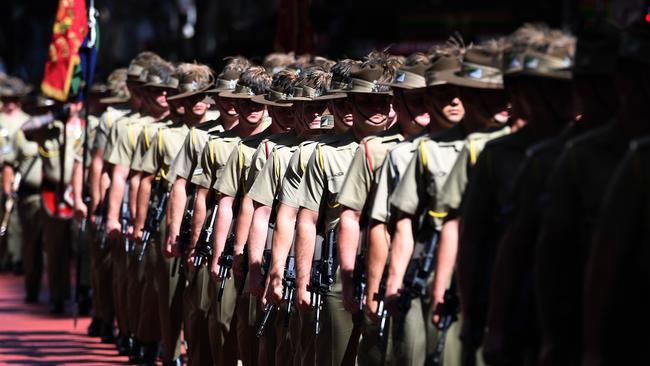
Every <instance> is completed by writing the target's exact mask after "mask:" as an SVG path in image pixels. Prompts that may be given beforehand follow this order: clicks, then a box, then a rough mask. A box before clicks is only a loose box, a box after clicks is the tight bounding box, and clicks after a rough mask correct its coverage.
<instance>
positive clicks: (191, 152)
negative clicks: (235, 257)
mask: <svg viewBox="0 0 650 366" xmlns="http://www.w3.org/2000/svg"><path fill="white" fill-rule="evenodd" d="M248 65H249V62H248V60H246V59H244V58H241V57H235V58H232V59H231V60H229V61H228V64H227V65H226V66H225V67H224V69H223V71H222V72H221V73H220V74H219V75H218V76H217V80H216V84H217V85H216V88H214V89H210V90H208V91H207V92H206V93H208V94H209V95H211V97H212V98H215V99H216V100H217V101H216V102H215V104H216V106H217V109H218V111H219V118H218V119H217V120H208V121H205V122H201V123H199V124H198V125H197V126H194V127H192V128H191V129H190V132H189V133H188V135H187V136H186V137H185V141H184V143H183V146H182V147H181V150H180V151H179V153H178V154H177V156H176V158H175V159H174V161H173V163H172V165H171V167H170V172H169V173H168V175H167V178H168V179H169V180H170V181H172V182H173V186H172V189H171V194H170V198H169V204H168V207H169V210H168V214H167V219H166V221H167V230H166V231H167V242H166V243H167V247H166V249H165V252H169V253H171V254H173V255H175V256H176V257H180V260H183V261H186V260H187V258H188V257H192V256H191V255H189V254H188V252H190V251H193V250H194V249H193V248H194V245H195V244H196V242H191V224H192V222H191V220H192V218H191V217H187V216H188V215H187V211H188V210H189V211H190V212H193V211H194V202H195V201H196V199H197V192H196V191H197V187H196V185H194V183H191V180H192V178H193V177H194V176H195V175H201V174H202V173H203V171H202V169H201V168H200V167H199V163H200V161H199V160H200V157H201V156H200V154H201V152H202V151H203V149H204V147H205V146H206V144H207V143H208V139H210V138H212V137H215V136H219V135H220V134H221V133H222V132H224V131H230V130H231V129H233V128H234V127H236V126H237V123H238V116H239V115H238V114H237V111H236V110H235V108H234V103H228V99H225V100H223V101H222V100H219V98H218V97H217V96H216V94H218V93H219V92H221V91H225V90H231V89H234V87H235V84H236V83H237V79H238V78H239V75H240V74H241V73H242V72H243V71H244V69H245V68H247V67H248ZM205 190H206V191H207V188H206V189H205ZM204 197H205V196H204ZM204 204H205V203H204ZM190 244H192V245H190ZM169 253H166V254H167V255H169ZM192 266H193V262H192V261H191V260H190V261H187V266H186V267H185V276H186V278H187V279H188V281H187V287H186V289H185V292H184V294H185V295H184V302H183V312H184V337H185V340H186V341H187V343H188V353H187V356H188V363H189V364H190V365H202V364H205V363H209V362H211V361H212V355H211V352H210V343H209V341H210V339H209V333H208V324H207V321H206V320H207V318H208V310H209V307H210V303H209V298H208V279H209V273H208V269H206V267H201V268H199V269H197V271H196V272H195V271H193V270H192ZM195 277H196V278H195ZM235 351H236V350H235Z"/></svg>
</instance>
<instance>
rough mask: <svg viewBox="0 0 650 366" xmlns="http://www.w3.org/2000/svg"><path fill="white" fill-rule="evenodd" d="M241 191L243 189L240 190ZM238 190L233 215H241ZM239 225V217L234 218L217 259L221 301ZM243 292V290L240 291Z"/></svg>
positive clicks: (219, 299)
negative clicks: (236, 229)
mask: <svg viewBox="0 0 650 366" xmlns="http://www.w3.org/2000/svg"><path fill="white" fill-rule="evenodd" d="M240 191H241V190H240ZM240 191H238V192H237V194H236V195H235V206H234V207H233V210H232V214H233V215H232V217H237V216H238V215H239V209H240V204H241V193H240ZM236 227H237V219H234V220H233V221H232V222H231V223H230V230H229V231H228V237H227V238H226V243H225V245H224V247H223V251H222V252H221V255H220V256H219V259H218V260H217V263H218V264H219V281H220V283H219V294H218V296H217V301H221V298H222V297H223V291H224V289H225V288H226V280H228V278H230V271H231V270H232V265H233V261H234V259H235V228H236ZM243 256H244V258H247V257H248V255H247V250H246V246H244V253H243ZM243 270H244V272H247V271H248V260H244V269H243ZM244 283H245V281H242V284H241V289H240V290H243V286H244ZM239 292H240V293H241V291H239Z"/></svg>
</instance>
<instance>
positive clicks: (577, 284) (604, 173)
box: [534, 23, 650, 365]
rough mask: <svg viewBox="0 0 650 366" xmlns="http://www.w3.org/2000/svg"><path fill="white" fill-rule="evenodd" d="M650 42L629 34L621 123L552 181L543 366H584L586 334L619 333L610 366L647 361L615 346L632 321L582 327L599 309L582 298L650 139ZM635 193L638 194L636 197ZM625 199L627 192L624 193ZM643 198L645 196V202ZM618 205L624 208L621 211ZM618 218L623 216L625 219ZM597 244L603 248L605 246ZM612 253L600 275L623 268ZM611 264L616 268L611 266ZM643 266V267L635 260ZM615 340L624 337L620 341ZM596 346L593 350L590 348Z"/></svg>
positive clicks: (630, 303)
mask: <svg viewBox="0 0 650 366" xmlns="http://www.w3.org/2000/svg"><path fill="white" fill-rule="evenodd" d="M649 34H650V33H649V32H648V25H647V23H640V24H635V25H634V26H632V27H631V28H629V29H627V30H626V32H625V33H624V34H623V38H622V40H621V47H620V49H619V53H618V62H617V72H616V74H615V79H614V80H615V86H616V89H615V92H616V93H617V94H618V95H619V98H620V99H619V101H620V111H619V113H618V115H617V116H616V117H614V118H613V119H612V120H611V121H610V122H609V123H607V124H605V125H603V126H601V127H599V128H596V129H594V130H593V131H590V132H588V133H586V134H584V135H582V136H579V137H577V138H575V139H573V140H571V141H569V142H568V143H567V144H566V146H565V149H564V151H563V153H562V156H561V157H560V158H559V160H558V162H557V164H556V165H555V167H554V169H553V171H552V173H551V176H550V177H549V186H548V187H549V188H548V194H549V195H548V206H547V209H546V212H545V213H544V215H543V218H542V222H541V227H540V235H539V237H538V238H537V243H536V244H537V245H536V248H535V253H534V255H535V267H534V271H535V273H534V286H535V287H534V288H535V291H536V297H535V299H536V305H537V308H538V316H539V324H540V326H541V337H542V339H541V342H542V343H541V351H540V364H541V365H550V364H553V365H567V364H575V363H578V362H579V360H580V356H581V354H580V353H581V349H582V347H583V344H582V342H581V339H582V338H581V330H582V329H583V327H586V329H594V330H596V332H598V334H599V335H602V334H603V333H601V332H603V330H606V331H613V332H614V333H613V334H612V336H607V337H606V338H605V339H609V340H611V341H612V342H611V343H609V344H607V345H606V346H605V347H610V346H611V347H615V348H613V349H615V351H613V352H611V353H610V352H609V350H608V351H605V352H603V354H605V355H607V360H606V362H604V363H605V364H608V363H610V364H619V360H620V362H622V363H621V364H628V362H626V361H627V360H630V361H631V360H634V361H636V362H637V363H638V361H639V360H641V359H643V356H640V355H641V353H640V352H642V351H640V349H638V348H635V346H638V345H640V343H637V341H635V340H630V339H626V341H624V342H622V341H620V340H617V339H616V340H615V339H614V337H617V336H618V337H620V335H621V334H624V333H620V332H619V331H618V330H621V331H625V330H624V328H619V327H618V325H620V324H625V323H626V322H625V320H623V321H622V322H620V321H619V322H620V323H619V324H617V325H614V324H612V328H609V326H602V324H603V323H601V322H602V321H604V320H605V319H607V318H608V317H605V316H603V315H604V313H600V314H599V315H601V316H603V318H602V319H603V320H601V319H596V318H592V317H589V318H588V319H590V320H591V321H594V323H593V324H587V325H583V324H581V320H582V319H584V318H583V313H582V311H583V310H584V309H585V306H586V307H587V308H588V307H589V306H591V303H584V304H583V300H582V296H581V294H582V293H583V292H582V289H583V285H584V280H585V277H584V274H585V272H586V269H587V267H586V263H587V261H588V260H589V258H590V257H591V256H592V250H593V246H592V238H593V235H594V233H595V232H596V231H597V230H598V231H599V232H600V233H610V232H611V231H610V229H609V228H607V229H605V228H603V229H601V228H599V225H598V224H599V223H600V224H605V223H607V225H609V224H610V223H612V224H616V223H617V222H618V221H619V219H618V218H617V219H615V220H614V219H613V217H612V212H610V211H603V210H602V209H603V208H604V206H602V204H603V197H605V194H606V189H607V187H608V185H609V183H610V182H611V180H612V177H613V176H614V174H615V172H616V167H617V166H618V164H619V162H620V161H621V159H622V158H623V157H624V155H625V153H626V151H627V150H628V146H629V143H630V141H631V140H633V139H635V138H638V137H640V136H644V135H647V134H648V133H649V132H650V130H649V128H648V124H647V118H645V117H642V116H644V108H646V106H647V103H648V94H647V93H644V92H639V91H642V90H648V77H647V76H648V74H647V65H648V46H647V45H648V39H649V38H648V35H649ZM601 103H602V102H601ZM633 187H634V186H631V187H630V189H633ZM618 192H621V191H620V190H618V191H617V193H618ZM626 195H627V192H626V193H624V194H623V196H621V197H620V198H621V199H624V198H625V197H626ZM612 197H616V198H613V200H618V199H619V197H617V196H612ZM642 197H643V196H637V198H638V199H640V200H641V201H642V200H643V198H642ZM610 202H612V201H610ZM621 202H626V203H627V202H629V201H621ZM618 204H619V203H618V202H617V203H616V205H618ZM616 207H620V206H616ZM630 209H631V211H630V213H636V212H635V211H634V204H633V205H632V207H630ZM601 214H602V215H603V216H602V217H603V218H604V219H605V220H606V221H605V220H603V219H601V221H598V218H599V215H601ZM616 214H617V215H618V213H616ZM620 214H621V215H622V216H624V217H621V219H623V220H624V219H627V218H629V216H627V215H628V213H627V212H621V213H620ZM633 220H636V219H633ZM612 221H616V222H612ZM601 230H602V231H601ZM616 230H626V226H625V224H622V225H621V226H619V227H617V228H616ZM634 234H635V232H634V231H633V230H632V232H630V231H629V230H628V231H627V232H626V233H625V234H623V235H634ZM601 238H602V240H608V239H607V236H606V235H603V234H601ZM641 238H642V236H638V237H637V239H641ZM641 240H642V239H641ZM597 243H598V244H600V243H603V242H600V241H598V242H597ZM605 250H606V252H604V253H606V254H604V253H602V254H604V255H605V257H606V258H607V259H606V260H605V262H603V257H600V259H598V261H594V265H595V264H596V263H597V264H598V265H601V264H604V263H607V264H604V265H603V267H596V268H597V269H594V271H600V270H601V269H604V271H603V273H606V274H610V272H608V271H607V268H608V266H609V263H617V261H618V260H619V258H620V257H617V256H616V255H617V254H615V253H616V252H617V251H618V250H619V249H618V248H616V249H611V248H608V249H605ZM560 251H561V253H562V255H561V256H558V255H557V253H560ZM602 254H601V255H602ZM610 256H611V260H612V262H609V260H610ZM635 260H643V259H642V258H639V256H635ZM630 271H634V269H632V268H630ZM595 278H596V279H603V290H604V292H603V294H608V291H607V289H608V288H611V287H610V286H611V282H609V281H616V278H615V277H614V278H611V279H610V278H606V279H605V278H603V277H601V276H600V275H598V276H597V277H595ZM615 283H616V286H621V287H623V288H627V286H630V285H631V284H630V283H627V282H626V281H625V279H621V282H618V281H617V282H615ZM592 286H593V283H592ZM632 286H633V285H632ZM631 288H634V287H631ZM590 289H591V291H593V289H594V287H590ZM598 291H600V290H598ZM635 291H638V288H634V290H632V292H631V293H630V294H629V296H634V295H633V294H632V293H633V292H635ZM596 296H597V297H596V298H600V296H601V295H600V294H598V295H596ZM560 299H561V301H562V304H561V305H560V304H556V303H555V302H556V301H560ZM608 300H613V301H614V302H616V303H618V301H620V299H613V298H608ZM624 301H625V303H626V304H627V305H626V308H625V309H626V310H625V311H626V312H628V311H629V312H630V313H631V314H640V313H639V312H637V311H636V309H639V308H637V306H643V305H642V304H643V300H642V301H641V302H635V301H634V298H632V299H630V298H629V297H628V296H626V299H625V300H624ZM619 304H620V303H619ZM602 305H603V303H602V302H597V303H596V304H595V308H594V309H598V312H599V311H602V309H603V308H602V307H601V306H602ZM618 309H619V310H620V309H622V308H618ZM595 313H597V312H595ZM619 314H620V312H619ZM610 319H611V318H610ZM635 321H636V320H635ZM640 321H641V322H640V323H636V324H635V326H636V325H638V324H641V326H642V325H643V324H646V323H645V322H644V321H643V320H640ZM592 326H593V327H595V328H592ZM601 326H602V327H601ZM608 328H609V329H608ZM614 334H616V336H613V335H614ZM641 342H643V341H641ZM593 345H594V344H590V346H593ZM598 346H601V344H598ZM592 350H593V348H592ZM614 360H615V361H614Z"/></svg>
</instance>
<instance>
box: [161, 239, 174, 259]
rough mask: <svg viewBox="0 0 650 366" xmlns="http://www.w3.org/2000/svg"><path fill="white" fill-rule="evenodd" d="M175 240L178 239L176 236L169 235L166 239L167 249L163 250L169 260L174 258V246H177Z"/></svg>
mask: <svg viewBox="0 0 650 366" xmlns="http://www.w3.org/2000/svg"><path fill="white" fill-rule="evenodd" d="M175 238H176V237H175V236H172V235H168V236H167V238H166V239H165V247H164V248H163V255H164V256H165V257H167V258H172V257H174V246H175V244H176V242H175Z"/></svg>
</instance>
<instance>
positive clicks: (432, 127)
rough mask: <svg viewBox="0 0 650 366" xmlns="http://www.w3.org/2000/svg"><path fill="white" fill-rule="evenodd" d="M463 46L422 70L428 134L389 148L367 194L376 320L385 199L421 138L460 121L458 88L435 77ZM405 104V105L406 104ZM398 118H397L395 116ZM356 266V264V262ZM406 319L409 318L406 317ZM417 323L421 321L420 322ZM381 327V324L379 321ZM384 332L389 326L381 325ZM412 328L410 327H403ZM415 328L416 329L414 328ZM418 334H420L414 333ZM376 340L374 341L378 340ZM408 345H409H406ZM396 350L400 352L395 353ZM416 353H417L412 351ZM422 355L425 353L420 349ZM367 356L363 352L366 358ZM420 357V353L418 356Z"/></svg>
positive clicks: (370, 310)
mask: <svg viewBox="0 0 650 366" xmlns="http://www.w3.org/2000/svg"><path fill="white" fill-rule="evenodd" d="M463 52H464V49H462V48H460V47H459V46H458V44H455V43H451V42H450V43H449V44H448V45H447V46H445V47H444V48H439V49H438V50H437V51H436V53H435V54H434V56H433V59H432V61H431V66H430V67H429V68H428V69H427V70H425V72H424V76H425V80H423V82H426V84H425V86H426V91H427V94H428V98H427V99H428V102H429V103H427V109H429V112H428V114H429V116H430V121H429V124H428V125H427V126H425V128H426V130H427V132H428V134H422V133H420V134H418V135H416V136H413V137H411V138H410V139H408V140H406V141H404V142H401V143H399V144H397V145H395V147H393V148H391V149H390V150H389V152H388V155H387V157H386V158H385V159H384V161H383V163H382V164H381V167H380V168H379V169H380V170H379V172H378V173H379V175H378V177H377V183H376V186H375V188H374V189H375V191H374V197H369V199H370V200H371V201H370V202H369V203H367V205H368V209H369V212H368V219H369V220H371V222H370V224H369V226H368V228H367V230H368V233H367V234H366V235H367V237H368V239H367V240H368V244H367V245H368V249H367V252H368V253H367V282H368V283H367V295H366V298H365V311H366V314H367V315H368V317H369V318H370V319H371V320H372V321H374V322H376V323H379V322H381V321H382V319H381V318H382V317H383V318H386V316H387V314H386V312H385V310H383V311H382V314H378V303H379V301H380V299H381V297H382V296H384V294H379V288H380V284H381V285H382V286H383V287H385V281H386V278H385V277H384V276H383V273H384V268H385V266H386V260H387V258H388V250H389V247H390V231H389V230H388V226H387V224H388V222H389V214H390V213H389V210H388V198H389V196H390V194H391V193H392V191H393V190H394V188H395V186H396V185H397V183H398V182H399V179H400V177H401V176H402V175H403V174H404V172H405V170H406V167H407V165H408V163H409V161H410V160H411V157H412V156H413V153H414V150H415V149H416V148H417V146H418V144H419V142H420V141H421V140H422V138H425V137H427V136H431V137H432V138H433V139H434V140H435V139H436V138H437V137H438V136H440V137H444V136H445V135H447V134H446V133H442V132H441V130H442V131H444V130H445V129H446V127H448V126H454V125H455V124H457V123H459V122H460V121H461V120H462V118H463V115H464V110H463V104H462V102H461V101H460V99H459V98H458V93H457V89H456V87H455V86H451V85H447V83H446V82H444V81H440V80H438V79H437V78H436V75H437V73H439V72H442V71H445V70H448V69H452V70H457V69H458V68H460V57H462V53H463ZM404 107H407V105H405V106H404ZM404 107H403V108H399V107H398V108H397V109H398V114H399V113H406V114H408V111H409V109H408V108H404ZM404 117H405V118H407V120H408V119H411V118H412V117H410V116H408V115H406V116H404ZM398 119H399V117H398ZM355 265H356V264H355ZM406 320H408V318H407V319H406ZM418 324H422V322H419V323H418ZM380 326H381V324H380ZM383 326H384V328H385V329H386V330H385V331H386V332H387V331H388V329H389V326H388V325H383ZM405 328H408V329H411V328H410V327H405ZM413 329H415V328H413ZM379 332H380V330H379V329H376V327H375V329H374V334H368V335H367V336H366V335H365V334H364V337H363V338H362V341H361V344H360V348H361V349H362V350H364V349H366V348H367V347H368V346H365V344H366V342H367V340H370V342H372V340H375V341H376V340H377V339H376V338H377V335H379ZM417 335H418V336H419V335H421V334H417ZM381 341H384V343H383V344H381V345H380V346H381V347H382V348H386V346H387V344H386V343H385V339H383V340H382V339H380V340H379V342H381ZM379 342H377V343H379ZM409 343H410V342H403V343H400V344H403V345H406V344H409ZM409 346H410V344H409ZM400 352H401V354H407V353H406V352H405V351H400ZM361 353H362V352H359V361H360V362H362V360H363V358H362V355H361ZM390 353H391V352H390V351H389V350H387V349H380V350H379V351H378V352H374V353H373V355H372V356H374V357H375V358H376V357H377V356H379V358H380V359H379V360H376V359H375V361H376V362H377V363H380V362H381V358H382V356H383V359H384V360H387V359H389V358H390ZM396 353H399V352H396ZM413 354H416V353H413ZM421 355H424V351H422V353H421ZM368 356H370V355H364V356H363V357H368ZM419 357H421V356H419Z"/></svg>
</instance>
